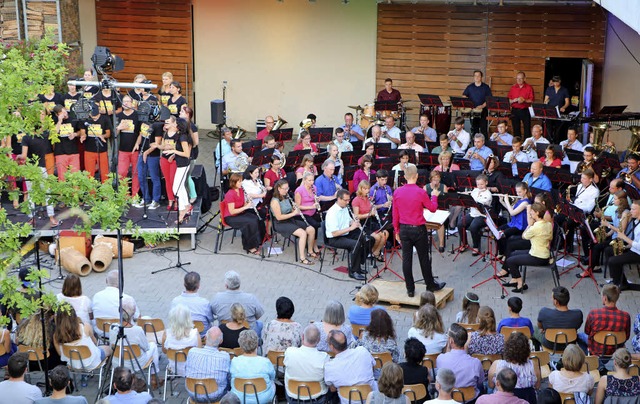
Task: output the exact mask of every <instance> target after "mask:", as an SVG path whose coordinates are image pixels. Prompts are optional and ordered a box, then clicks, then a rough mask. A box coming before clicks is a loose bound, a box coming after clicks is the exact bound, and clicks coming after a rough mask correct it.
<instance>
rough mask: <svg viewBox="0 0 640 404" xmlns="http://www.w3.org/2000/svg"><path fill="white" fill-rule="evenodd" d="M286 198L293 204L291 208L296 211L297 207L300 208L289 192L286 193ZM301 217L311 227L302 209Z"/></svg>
mask: <svg viewBox="0 0 640 404" xmlns="http://www.w3.org/2000/svg"><path fill="white" fill-rule="evenodd" d="M286 198H287V199H288V200H289V203H290V204H291V210H293V211H294V212H295V210H296V209H298V205H296V203H295V202H294V200H293V199H292V198H291V196H289V194H288V193H287V194H286ZM299 212H300V217H301V218H302V220H304V223H305V224H306V225H307V227H309V226H310V225H309V222H307V218H306V217H305V215H304V213H302V211H301V210H300V211H299Z"/></svg>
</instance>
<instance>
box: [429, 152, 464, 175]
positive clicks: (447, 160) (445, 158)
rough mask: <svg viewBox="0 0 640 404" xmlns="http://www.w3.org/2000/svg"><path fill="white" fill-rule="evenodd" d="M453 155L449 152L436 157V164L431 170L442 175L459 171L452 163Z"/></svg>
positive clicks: (457, 166) (458, 167)
mask: <svg viewBox="0 0 640 404" xmlns="http://www.w3.org/2000/svg"><path fill="white" fill-rule="evenodd" d="M452 161H453V154H452V153H451V152H450V151H443V152H442V153H440V154H439V155H438V163H440V164H438V165H437V166H435V167H434V168H433V171H440V172H442V173H449V172H451V171H458V170H460V166H459V165H457V164H455V163H452Z"/></svg>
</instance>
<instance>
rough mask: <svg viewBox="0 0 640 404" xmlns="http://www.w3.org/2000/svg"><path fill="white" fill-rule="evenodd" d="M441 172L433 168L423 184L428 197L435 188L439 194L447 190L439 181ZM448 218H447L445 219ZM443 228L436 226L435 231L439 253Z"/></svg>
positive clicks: (441, 249)
mask: <svg viewBox="0 0 640 404" xmlns="http://www.w3.org/2000/svg"><path fill="white" fill-rule="evenodd" d="M441 177H442V176H441V174H440V171H436V170H433V171H431V173H430V174H429V183H428V184H427V185H425V186H424V190H425V191H426V192H427V195H429V198H431V192H433V190H434V189H435V190H437V191H438V192H439V193H440V195H443V194H445V193H447V192H449V188H448V187H447V186H446V185H444V184H443V183H441V182H440V180H441V179H442V178H441ZM447 220H448V219H447ZM444 228H445V226H440V227H438V230H437V233H438V251H440V252H441V253H443V252H444V247H445V246H444V242H445V240H444Z"/></svg>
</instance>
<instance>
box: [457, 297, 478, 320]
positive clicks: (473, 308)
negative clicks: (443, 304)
mask: <svg viewBox="0 0 640 404" xmlns="http://www.w3.org/2000/svg"><path fill="white" fill-rule="evenodd" d="M478 310H480V297H479V296H478V295H476V294H475V293H473V292H467V293H466V294H465V295H464V297H463V298H462V311H459V312H458V314H456V323H464V324H478Z"/></svg>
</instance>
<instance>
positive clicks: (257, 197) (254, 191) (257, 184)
mask: <svg viewBox="0 0 640 404" xmlns="http://www.w3.org/2000/svg"><path fill="white" fill-rule="evenodd" d="M241 186H242V189H243V190H244V193H245V195H247V199H249V198H251V204H252V205H253V206H254V207H255V208H256V209H258V212H260V216H261V217H267V215H266V213H267V207H266V206H264V205H263V202H264V198H265V197H266V196H267V189H266V188H265V187H264V185H262V182H261V181H260V167H257V166H254V165H250V166H249V167H247V170H246V171H245V172H244V174H242V184H241Z"/></svg>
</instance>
